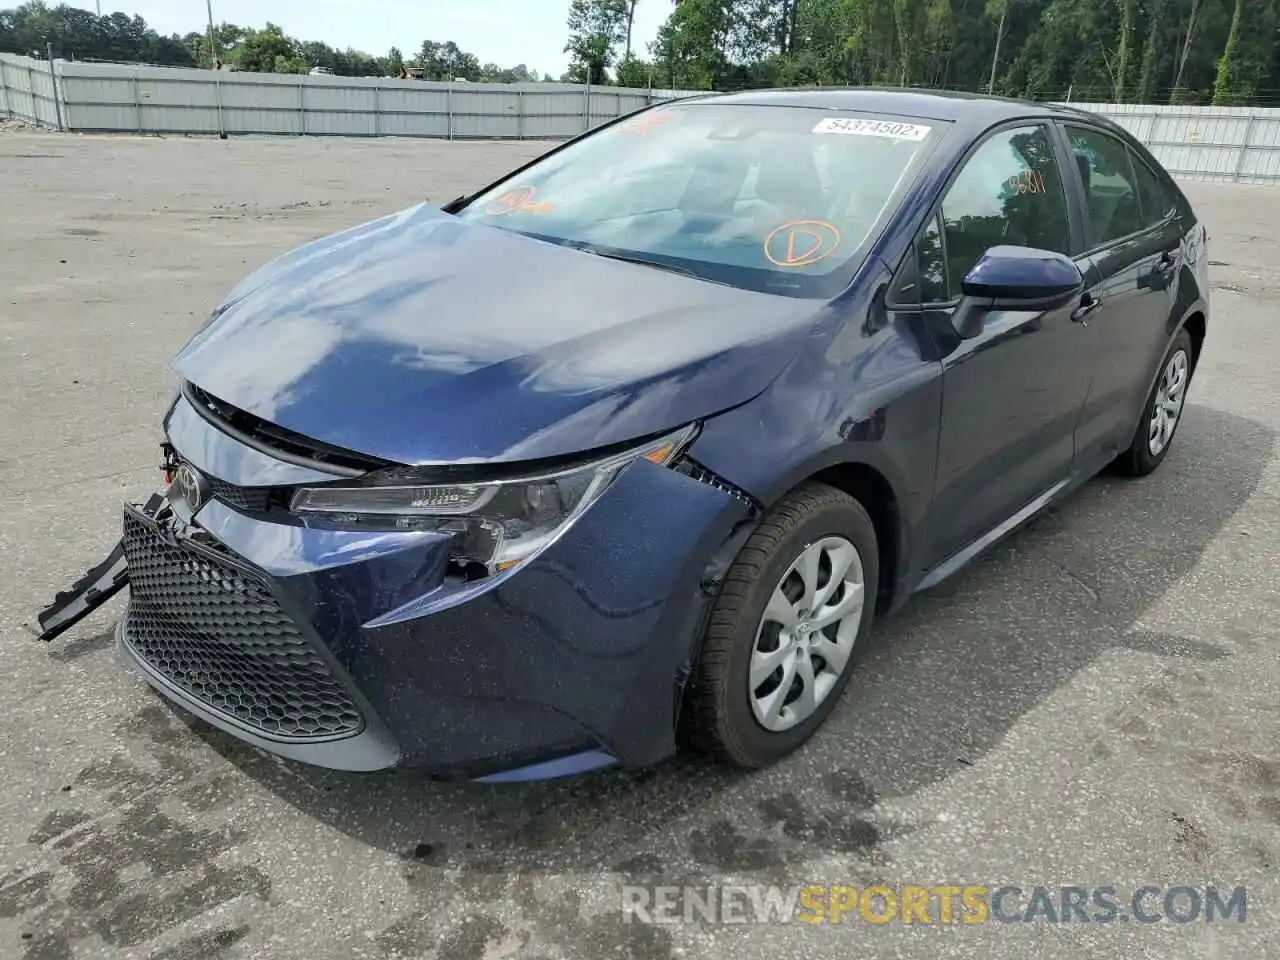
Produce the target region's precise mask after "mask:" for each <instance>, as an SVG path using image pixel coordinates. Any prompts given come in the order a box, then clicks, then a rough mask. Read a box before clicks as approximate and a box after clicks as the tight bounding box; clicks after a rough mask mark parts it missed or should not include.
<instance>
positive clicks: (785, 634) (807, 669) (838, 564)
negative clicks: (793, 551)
mask: <svg viewBox="0 0 1280 960" xmlns="http://www.w3.org/2000/svg"><path fill="white" fill-rule="evenodd" d="M865 593H866V586H865V582H864V574H863V568H862V557H861V556H860V555H859V554H858V550H857V548H856V547H855V546H854V545H853V544H852V543H850V542H849V541H848V540H846V539H845V538H844V537H836V536H832V537H824V538H823V539H821V540H819V541H817V542H815V543H811V544H809V545H808V546H806V547H805V548H804V550H802V551H801V552H800V555H799V556H798V557H797V558H796V559H795V560H794V561H792V563H791V565H790V566H789V567H788V568H787V571H786V573H784V574H783V576H782V578H781V580H779V581H778V583H777V585H776V586H775V587H774V589H773V592H772V593H771V594H770V596H769V602H768V605H767V606H766V608H765V611H764V615H763V616H762V617H761V619H760V624H759V626H758V627H757V629H756V637H755V644H754V646H753V647H752V651H751V666H750V668H749V671H748V681H747V682H748V686H749V690H748V696H749V698H750V700H751V710H752V712H753V713H754V714H755V718H756V721H757V722H758V723H759V724H760V725H761V726H762V727H764V728H765V729H766V730H769V731H770V732H773V733H780V732H782V731H783V730H788V729H790V728H791V727H794V726H795V725H796V724H798V723H802V722H804V720H806V719H807V718H808V717H810V716H812V715H813V713H814V711H815V710H817V709H818V706H819V705H820V704H821V703H822V702H823V701H824V700H825V699H826V698H827V697H828V696H829V695H830V693H831V691H832V690H833V689H834V688H835V687H836V684H837V681H838V680H839V679H840V676H841V674H843V673H844V670H845V667H846V666H847V665H848V663H849V655H850V653H851V652H852V651H853V644H854V641H855V640H856V639H857V636H858V630H859V627H860V625H861V621H862V608H863V603H864V602H865Z"/></svg>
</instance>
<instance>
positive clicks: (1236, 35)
mask: <svg viewBox="0 0 1280 960" xmlns="http://www.w3.org/2000/svg"><path fill="white" fill-rule="evenodd" d="M1243 20H1244V0H1236V6H1235V11H1234V12H1233V13H1232V15H1231V29H1230V31H1229V32H1228V33H1227V43H1226V46H1225V47H1223V50H1222V56H1221V57H1220V58H1219V60H1218V75H1217V77H1216V78H1215V79H1214V81H1213V102H1214V104H1215V105H1220V106H1221V105H1226V104H1229V103H1232V102H1234V100H1235V97H1236V93H1237V91H1236V86H1237V84H1238V80H1239V78H1238V76H1237V74H1238V73H1239V64H1238V63H1237V60H1238V57H1239V44H1240V29H1241V25H1242V21H1243Z"/></svg>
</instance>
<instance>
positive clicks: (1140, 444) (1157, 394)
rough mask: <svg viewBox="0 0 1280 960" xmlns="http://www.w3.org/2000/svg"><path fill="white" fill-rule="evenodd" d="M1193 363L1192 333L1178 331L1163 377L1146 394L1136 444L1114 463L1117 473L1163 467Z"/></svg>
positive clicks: (1130, 473) (1144, 472)
mask: <svg viewBox="0 0 1280 960" xmlns="http://www.w3.org/2000/svg"><path fill="white" fill-rule="evenodd" d="M1191 363H1192V361H1191V334H1189V333H1187V331H1186V330H1179V331H1178V335H1177V336H1176V337H1174V338H1173V345H1172V346H1170V347H1169V352H1168V353H1167V354H1165V358H1164V361H1163V364H1162V366H1161V367H1160V377H1159V378H1158V379H1157V380H1156V382H1155V386H1153V387H1152V388H1151V394H1150V396H1148V397H1147V405H1146V406H1145V407H1144V408H1143V410H1142V419H1141V421H1139V423H1138V429H1137V430H1136V431H1135V432H1134V435H1133V443H1132V444H1130V446H1129V449H1128V450H1126V451H1125V452H1124V453H1122V454H1120V456H1119V457H1117V458H1116V459H1115V462H1114V464H1113V466H1114V468H1115V471H1116V472H1117V473H1120V474H1123V475H1125V476H1129V477H1145V476H1146V475H1147V474H1149V473H1151V472H1152V471H1153V470H1155V468H1156V467H1158V466H1160V464H1161V462H1162V461H1163V460H1164V458H1165V455H1166V454H1168V452H1169V447H1170V446H1171V445H1172V444H1173V435H1174V433H1175V432H1176V431H1177V429H1178V424H1179V423H1180V422H1181V421H1182V408H1183V406H1184V405H1185V404H1186V399H1187V387H1188V386H1189V385H1190V383H1191Z"/></svg>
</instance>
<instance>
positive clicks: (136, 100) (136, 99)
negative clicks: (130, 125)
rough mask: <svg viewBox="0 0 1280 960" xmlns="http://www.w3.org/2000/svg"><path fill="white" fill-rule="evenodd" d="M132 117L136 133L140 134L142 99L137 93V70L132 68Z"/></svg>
mask: <svg viewBox="0 0 1280 960" xmlns="http://www.w3.org/2000/svg"><path fill="white" fill-rule="evenodd" d="M133 116H134V123H135V124H136V125H137V127H138V132H139V133H142V97H141V96H140V95H139V93H138V68H137V67H134V68H133Z"/></svg>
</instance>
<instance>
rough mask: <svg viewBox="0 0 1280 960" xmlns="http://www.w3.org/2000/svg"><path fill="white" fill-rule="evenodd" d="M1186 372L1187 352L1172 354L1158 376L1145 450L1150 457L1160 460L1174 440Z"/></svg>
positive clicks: (1179, 351)
mask: <svg viewBox="0 0 1280 960" xmlns="http://www.w3.org/2000/svg"><path fill="white" fill-rule="evenodd" d="M1189 369H1190V363H1189V361H1188V358H1187V354H1186V351H1185V350H1175V351H1174V354H1173V356H1171V357H1170V358H1169V362H1168V363H1166V364H1165V367H1164V372H1163V373H1162V374H1161V375H1160V383H1159V385H1158V386H1157V387H1156V399H1155V404H1154V406H1153V408H1152V410H1151V420H1150V422H1149V423H1148V425H1147V449H1148V450H1150V451H1151V455H1152V456H1153V457H1158V456H1160V453H1161V451H1163V450H1164V448H1165V447H1167V446H1168V445H1169V441H1170V440H1172V439H1173V431H1174V428H1176V427H1177V425H1178V418H1179V417H1180V416H1181V415H1182V403H1183V400H1184V399H1185V398H1186V392H1187V372H1188V370H1189Z"/></svg>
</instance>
